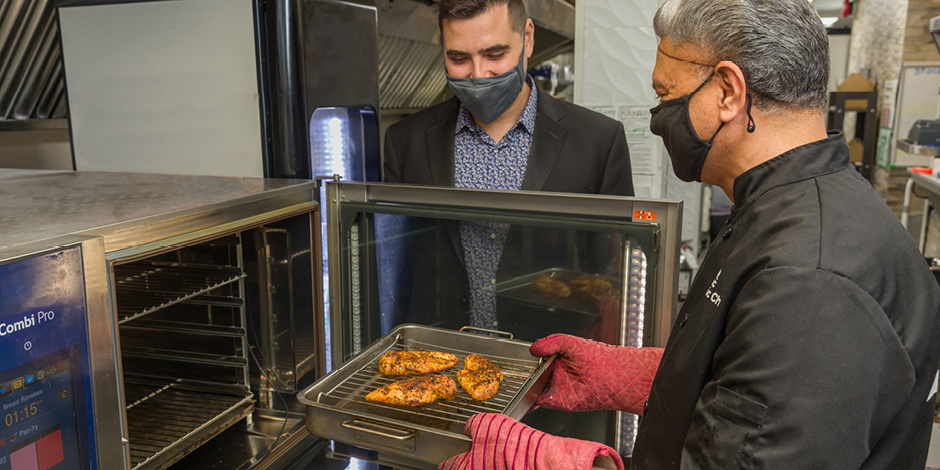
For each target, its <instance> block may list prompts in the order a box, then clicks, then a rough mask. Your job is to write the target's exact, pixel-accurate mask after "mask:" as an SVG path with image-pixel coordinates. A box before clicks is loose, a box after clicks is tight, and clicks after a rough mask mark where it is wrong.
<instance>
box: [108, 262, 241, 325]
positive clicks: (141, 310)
mask: <svg viewBox="0 0 940 470" xmlns="http://www.w3.org/2000/svg"><path fill="white" fill-rule="evenodd" d="M243 277H245V273H244V272H242V270H241V269H239V268H237V267H232V266H217V265H198V264H184V263H163V262H139V263H132V264H125V265H119V266H115V267H114V279H115V281H114V286H115V289H116V291H117V315H118V323H119V324H123V323H125V322H129V321H131V320H133V319H135V318H139V317H141V316H144V315H147V314H149V313H152V312H155V311H157V310H160V309H162V308H165V307H168V306H170V305H173V304H176V303H180V302H183V301H185V300H189V299H192V298H194V297H198V296H201V295H202V294H205V293H207V292H210V291H212V290H213V289H216V288H218V287H221V286H224V285H227V284H231V283H233V282H235V281H238V280H239V279H241V278H243Z"/></svg>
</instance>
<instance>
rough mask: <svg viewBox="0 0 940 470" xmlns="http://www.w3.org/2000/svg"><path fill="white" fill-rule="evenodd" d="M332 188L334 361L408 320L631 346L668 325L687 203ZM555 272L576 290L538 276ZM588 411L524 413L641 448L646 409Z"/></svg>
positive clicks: (627, 448)
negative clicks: (641, 412)
mask: <svg viewBox="0 0 940 470" xmlns="http://www.w3.org/2000/svg"><path fill="white" fill-rule="evenodd" d="M326 194H327V197H326V200H325V201H324V202H325V203H324V206H325V208H326V210H327V218H328V222H327V225H328V227H327V233H328V237H327V238H328V243H329V252H328V259H329V272H330V275H329V290H330V302H329V303H330V311H331V312H332V315H331V316H330V318H329V320H328V323H329V325H330V329H331V332H330V336H329V337H330V341H331V343H332V344H331V346H330V350H331V353H332V358H331V363H332V367H333V368H334V369H339V368H340V367H341V366H342V365H343V364H344V363H346V362H347V361H350V360H353V359H354V358H356V357H357V355H359V354H360V353H361V352H362V351H364V350H366V349H367V348H369V346H370V345H372V344H373V343H375V342H376V341H378V340H379V339H380V338H383V336H384V335H386V334H388V333H389V332H391V331H393V330H394V329H396V328H397V327H399V325H402V324H406V323H410V324H418V325H426V326H430V327H434V328H442V329H445V330H450V331H454V330H458V329H460V328H461V327H464V326H470V327H473V328H481V329H486V330H498V331H501V332H503V333H506V334H512V335H513V337H514V338H515V339H516V340H521V341H526V342H532V341H535V340H537V339H539V338H542V337H544V336H548V335H550V334H553V333H567V334H573V335H579V336H583V337H587V338H591V339H594V340H598V341H603V342H607V343H610V344H617V345H623V346H663V345H664V344H665V342H666V339H667V338H668V335H669V331H670V329H671V325H672V322H673V317H674V315H675V312H676V310H677V309H676V303H677V299H676V296H675V292H676V286H677V274H678V253H679V240H680V236H679V235H680V234H679V233H678V231H679V227H680V223H681V220H680V218H681V208H682V207H681V206H682V203H681V202H678V201H663V200H645V199H636V198H628V197H619V196H599V195H582V194H562V193H547V192H528V191H519V192H497V191H482V190H469V189H456V188H438V187H428V186H408V185H397V184H371V183H346V182H328V183H326ZM545 279H550V281H549V284H551V283H554V284H556V285H563V286H567V288H568V292H567V293H566V294H565V293H562V294H559V293H557V292H552V291H550V290H545V289H540V285H539V284H540V282H539V280H545ZM590 414H591V416H585V414H584V413H578V414H574V413H565V412H559V411H553V410H544V409H538V410H535V411H533V412H530V413H528V414H527V415H526V416H525V417H524V418H523V419H522V421H523V422H525V423H526V424H529V425H531V426H533V427H535V428H537V429H540V430H543V431H545V432H549V433H551V434H554V435H559V436H566V437H576V438H580V439H587V440H592V441H598V442H604V443H606V444H608V445H610V446H612V447H614V448H615V449H618V451H619V452H620V453H621V454H622V455H623V456H624V457H626V458H629V456H630V455H631V454H632V449H633V439H634V435H635V431H636V426H637V424H638V422H637V417H636V416H635V415H631V414H627V413H621V412H605V411H602V412H593V413H590ZM585 418H587V419H585ZM339 425H340V423H336V426H339ZM308 429H309V420H308ZM345 444H354V446H346V445H341V444H339V443H337V444H335V445H334V448H335V449H336V450H337V452H340V451H339V449H340V448H342V449H343V450H342V452H343V453H346V452H348V453H351V454H352V455H353V456H356V457H358V458H365V459H368V460H372V461H376V462H380V463H386V464H394V465H395V466H396V467H399V468H401V464H400V461H399V460H396V459H395V458H391V457H389V456H386V455H384V454H383V453H382V452H380V451H378V452H377V451H376V446H372V447H370V446H369V443H368V442H367V441H363V442H352V443H351V442H347V443H345ZM357 447H363V448H366V449H371V450H369V451H364V452H360V451H358V450H357ZM418 458H419V459H420V455H418Z"/></svg>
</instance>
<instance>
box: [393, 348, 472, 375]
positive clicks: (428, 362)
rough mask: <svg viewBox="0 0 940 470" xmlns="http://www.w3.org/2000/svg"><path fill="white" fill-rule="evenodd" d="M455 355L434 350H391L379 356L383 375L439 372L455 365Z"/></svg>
mask: <svg viewBox="0 0 940 470" xmlns="http://www.w3.org/2000/svg"><path fill="white" fill-rule="evenodd" d="M457 361H458V359H457V356H455V355H453V354H450V353H443V352H435V351H392V352H387V353H385V354H382V357H380V358H379V372H381V373H382V374H384V375H421V374H430V373H432V372H440V371H442V370H445V369H450V368H451V367H454V366H455V365H457Z"/></svg>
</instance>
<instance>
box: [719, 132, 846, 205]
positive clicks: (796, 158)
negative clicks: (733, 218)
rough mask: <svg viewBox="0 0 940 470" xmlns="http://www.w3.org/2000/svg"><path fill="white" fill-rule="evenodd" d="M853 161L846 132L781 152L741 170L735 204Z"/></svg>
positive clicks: (745, 202) (751, 199) (740, 203)
mask: <svg viewBox="0 0 940 470" xmlns="http://www.w3.org/2000/svg"><path fill="white" fill-rule="evenodd" d="M849 165H851V163H849V146H848V144H847V143H846V142H845V138H844V137H843V136H842V132H841V131H838V132H830V133H829V135H828V137H827V138H825V139H822V140H817V141H816V142H812V143H809V144H806V145H802V146H800V147H797V148H795V149H792V150H789V151H787V152H784V153H782V154H780V155H777V156H776V157H774V158H771V159H770V160H767V161H766V162H764V163H761V164H760V165H757V166H755V167H754V168H751V169H750V170H747V171H745V172H744V173H742V174H740V175H739V176H738V177H737V178H736V179H735V180H734V205H735V207H742V206H744V205H745V204H747V203H749V202H751V201H753V200H754V199H757V198H758V197H760V196H761V195H762V194H764V193H765V192H767V191H769V190H771V189H773V188H776V187H778V186H783V185H785V184H789V183H795V182H797V181H802V180H805V179H809V178H814V177H817V176H822V175H824V174H827V173H832V172H835V171H839V170H842V169H844V168H846V167H847V166H849Z"/></svg>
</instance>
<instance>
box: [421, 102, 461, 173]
mask: <svg viewBox="0 0 940 470" xmlns="http://www.w3.org/2000/svg"><path fill="white" fill-rule="evenodd" d="M446 104H447V106H442V107H441V109H440V110H439V111H438V113H437V119H438V121H437V123H436V124H434V125H432V126H431V127H428V128H427V129H426V130H425V131H424V141H425V145H426V146H427V159H428V168H430V169H431V180H432V184H433V185H434V186H443V187H448V188H453V187H454V131H456V129H457V107H458V102H457V98H452V99H450V100H448V101H447V103H446Z"/></svg>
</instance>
